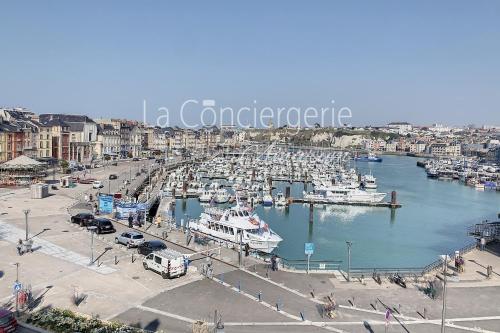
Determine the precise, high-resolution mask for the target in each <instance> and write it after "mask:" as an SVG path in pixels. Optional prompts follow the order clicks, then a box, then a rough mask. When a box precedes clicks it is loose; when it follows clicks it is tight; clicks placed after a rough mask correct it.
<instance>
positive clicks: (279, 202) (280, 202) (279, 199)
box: [274, 191, 287, 207]
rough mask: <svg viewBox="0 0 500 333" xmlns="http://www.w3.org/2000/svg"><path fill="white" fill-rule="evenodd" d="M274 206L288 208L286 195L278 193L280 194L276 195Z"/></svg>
mask: <svg viewBox="0 0 500 333" xmlns="http://www.w3.org/2000/svg"><path fill="white" fill-rule="evenodd" d="M274 204H275V205H276V206H277V207H284V206H286V204H287V202H286V198H285V195H284V194H283V192H281V191H280V192H278V194H277V195H276V200H274Z"/></svg>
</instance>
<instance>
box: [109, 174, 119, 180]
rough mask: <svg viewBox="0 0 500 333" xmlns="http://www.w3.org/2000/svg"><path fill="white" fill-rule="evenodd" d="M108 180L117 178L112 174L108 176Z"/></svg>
mask: <svg viewBox="0 0 500 333" xmlns="http://www.w3.org/2000/svg"><path fill="white" fill-rule="evenodd" d="M109 179H110V180H113V179H118V176H117V175H115V174H114V173H113V174H111V175H109Z"/></svg>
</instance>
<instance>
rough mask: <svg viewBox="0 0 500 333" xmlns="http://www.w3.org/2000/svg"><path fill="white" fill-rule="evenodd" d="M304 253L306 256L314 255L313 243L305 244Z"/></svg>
mask: <svg viewBox="0 0 500 333" xmlns="http://www.w3.org/2000/svg"><path fill="white" fill-rule="evenodd" d="M304 252H305V254H307V255H311V254H313V253H314V243H305V245H304Z"/></svg>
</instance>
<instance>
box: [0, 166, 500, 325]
mask: <svg viewBox="0 0 500 333" xmlns="http://www.w3.org/2000/svg"><path fill="white" fill-rule="evenodd" d="M141 162H143V161H141ZM127 163H133V162H124V163H120V164H119V165H118V166H116V167H109V168H107V169H106V170H104V169H99V170H93V172H92V177H95V178H97V179H100V180H103V181H104V182H106V181H107V177H108V175H109V174H111V173H115V174H118V175H119V179H118V181H112V182H111V184H110V186H111V187H112V191H115V189H118V188H119V187H120V186H123V179H124V178H127V179H128V177H127V176H128V175H129V170H130V167H131V166H130V165H128V164H127ZM141 177H146V175H145V174H142V175H141V176H139V177H138V178H137V179H136V181H137V182H136V181H133V182H132V183H131V184H130V185H128V186H130V187H131V188H132V187H133V186H137V185H136V184H137V183H139V182H141ZM106 186H107V184H106V183H105V189H106ZM95 192H96V190H93V189H92V188H91V185H85V184H79V185H77V186H76V187H75V188H69V189H59V190H56V191H51V194H52V195H51V196H50V197H48V198H45V199H31V198H30V192H29V191H28V190H27V189H0V197H1V199H2V200H0V214H1V215H0V253H1V254H2V255H1V256H0V271H1V274H0V304H3V305H6V306H7V307H11V308H12V307H13V306H14V302H13V299H14V298H13V294H12V288H13V283H14V281H15V279H16V266H15V265H14V263H16V262H17V263H19V280H20V281H21V282H22V283H23V285H24V286H28V285H30V286H31V288H32V290H33V293H34V295H35V298H37V299H38V301H37V306H36V308H41V307H43V306H49V305H50V306H57V307H63V308H68V309H71V310H74V311H77V312H81V313H85V314H89V315H92V314H93V315H98V316H99V317H101V318H103V319H108V320H117V321H120V322H124V323H127V324H130V325H134V326H140V327H143V328H146V329H149V330H152V331H156V330H164V331H168V332H191V331H192V323H193V322H194V321H196V320H205V321H207V322H209V323H211V322H213V315H214V311H215V310H217V311H218V312H219V313H221V315H222V320H223V322H224V324H225V330H224V331H225V332H327V331H334V332H367V331H369V332H382V331H385V330H386V327H385V320H384V314H385V311H386V309H387V308H390V309H392V312H393V316H392V317H391V320H390V322H389V323H388V327H387V331H390V332H426V333H427V332H439V331H440V323H441V321H440V318H441V299H436V300H433V299H431V298H429V297H428V296H427V295H425V293H424V292H423V291H422V290H421V288H422V287H423V286H424V285H423V284H421V283H413V282H410V283H409V284H408V288H406V289H403V288H401V287H399V286H396V285H394V284H391V283H389V282H388V281H387V280H384V281H383V283H382V285H378V284H376V283H375V282H374V281H373V280H371V279H366V281H364V283H361V282H360V281H359V280H357V281H354V282H346V281H345V280H343V279H339V278H337V277H336V276H335V275H334V274H330V273H318V274H309V275H307V274H304V273H301V272H289V271H286V272H285V271H281V270H279V271H270V270H269V269H268V267H267V265H266V264H264V263H262V262H261V261H260V260H256V259H254V258H252V257H245V258H244V265H243V266H244V267H242V268H239V267H238V265H237V262H238V254H237V252H236V251H234V250H232V249H227V248H224V247H223V248H221V249H220V254H219V251H218V250H214V251H212V252H213V253H214V254H215V258H217V259H218V260H214V272H213V276H212V278H207V277H205V276H202V275H201V274H200V273H199V272H200V270H201V266H202V265H203V264H204V263H205V262H206V259H205V257H204V255H203V254H197V255H194V256H193V257H192V259H193V262H192V266H193V268H192V269H190V271H189V273H188V274H187V275H186V276H185V277H182V278H178V279H173V280H163V279H162V278H161V277H160V276H159V275H158V274H155V273H153V272H150V271H144V269H143V268H142V263H141V257H140V256H138V255H137V253H136V252H135V250H134V249H126V248H125V247H123V246H119V245H116V244H114V237H115V235H114V234H108V235H100V236H98V237H96V238H95V239H94V257H95V258H99V259H98V261H96V262H95V263H94V264H93V265H91V266H89V265H88V264H86V263H88V262H89V261H90V234H89V232H87V231H86V230H85V229H81V228H80V227H78V226H76V225H72V224H70V223H69V217H70V213H75V212H77V211H82V210H86V209H89V208H90V206H89V205H87V203H85V202H82V199H83V198H84V196H85V195H86V194H87V195H88V194H89V193H95ZM26 208H29V209H30V214H29V229H30V235H31V236H34V238H33V240H34V248H35V249H36V250H35V251H34V252H33V253H30V254H25V255H23V256H18V255H17V253H16V248H15V242H16V239H18V238H20V237H23V236H24V223H25V222H24V214H23V209H26ZM114 224H115V228H116V229H117V233H119V232H122V231H125V230H128V227H127V226H126V225H124V224H121V223H116V222H115V223H114ZM155 228H156V227H155V226H151V227H150V228H149V229H148V231H147V232H145V235H146V238H148V239H151V238H157V239H158V237H157V236H155V233H160V230H157V229H155ZM46 229H50V230H46ZM144 229H145V228H143V230H140V231H142V232H144ZM35 235H36V236H35ZM160 235H161V233H160ZM167 240H168V241H169V243H168V245H169V246H171V247H175V248H176V249H178V250H179V251H181V252H183V253H186V254H191V253H194V252H201V251H206V250H207V249H210V248H213V247H214V245H213V244H210V245H209V246H208V247H207V246H203V245H200V244H194V243H193V242H192V241H191V243H190V244H189V246H186V238H185V234H184V233H182V232H180V231H173V232H170V233H169V234H168V238H167ZM174 244H178V245H174ZM490 251H491V252H489V251H477V250H475V251H472V252H470V253H468V254H467V255H466V256H465V259H466V267H465V272H464V273H461V274H460V275H458V276H459V278H458V279H457V278H456V277H453V276H452V275H450V278H449V283H448V287H449V288H448V295H447V305H448V311H447V327H446V331H447V332H467V331H471V332H487V331H491V332H495V331H500V310H499V309H500V275H499V274H500V258H499V257H498V255H496V254H495V253H498V252H495V251H497V249H495V248H492V249H490ZM132 255H134V261H132ZM115 260H117V262H116V261H115ZM488 265H492V266H493V271H494V273H493V275H492V277H491V278H489V279H487V278H486V277H485V276H484V273H485V272H486V269H485V267H486V266H488ZM450 272H452V273H453V271H452V269H450ZM75 293H77V294H78V295H80V296H84V297H85V299H84V301H83V302H82V303H81V304H80V305H78V306H77V305H75V304H74V303H73V302H72V299H71V298H72V296H73V295H74V294H75ZM259 295H260V298H259ZM327 295H333V298H334V299H335V301H336V303H337V304H338V306H339V309H338V311H337V313H336V317H335V318H334V319H329V318H327V317H325V316H324V314H323V311H322V309H323V302H324V297H325V296H327ZM424 309H425V310H424ZM424 311H425V317H426V318H423V316H424ZM28 331H29V330H28Z"/></svg>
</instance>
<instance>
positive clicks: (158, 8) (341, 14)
mask: <svg viewBox="0 0 500 333" xmlns="http://www.w3.org/2000/svg"><path fill="white" fill-rule="evenodd" d="M0 22H1V23H0V24H1V28H0V106H23V107H27V108H29V109H31V110H33V111H34V112H36V113H69V114H86V115H88V116H90V117H95V118H99V117H103V118H111V117H122V118H131V119H138V120H141V119H143V118H144V109H145V110H146V120H147V121H148V122H149V123H155V122H157V121H158V116H161V115H163V116H164V117H163V121H164V122H166V123H168V125H177V124H182V123H189V124H196V123H197V121H198V120H199V119H200V117H205V118H207V117H208V118H210V114H211V113H210V112H207V113H203V108H204V105H205V104H204V102H203V101H204V100H205V101H206V100H209V101H208V102H207V105H208V106H212V108H213V109H214V110H215V111H214V112H215V114H217V112H218V111H220V108H222V107H228V108H231V109H233V117H234V112H235V111H234V110H240V109H242V108H246V107H248V108H249V109H251V110H253V111H248V110H247V109H244V110H243V112H241V113H238V115H239V116H241V118H242V119H247V123H251V121H248V120H249V119H251V118H252V115H253V114H254V113H255V114H258V115H259V116H261V113H262V112H268V111H269V109H268V110H267V111H262V109H263V108H265V107H268V108H270V109H272V112H274V113H273V116H276V110H277V109H278V108H280V107H281V108H285V109H286V110H289V109H290V108H297V109H300V112H298V114H301V115H300V116H298V117H303V116H304V110H305V109H306V108H316V109H319V108H323V107H327V108H330V110H329V111H331V112H332V113H331V114H332V116H331V119H332V121H333V120H334V119H335V118H334V115H335V114H337V115H338V112H339V110H340V109H342V108H343V109H349V110H350V112H351V116H352V117H351V118H350V119H349V120H348V121H345V122H348V123H349V124H353V125H383V124H386V123H388V122H391V121H408V122H410V123H413V124H419V125H429V124H432V123H444V124H450V125H466V124H476V125H482V124H489V125H500V1H496V0H491V1H481V0H479V1H460V0H454V1H412V2H410V1H368V0H367V1H342V2H341V1H292V0H288V1H258V0H255V1H178V2H174V1H43V0H39V1H2V2H0ZM186 101H194V102H190V103H189V106H188V107H186V108H184V109H183V108H182V104H183V103H185V102H186ZM144 105H146V107H144ZM166 109H168V111H165V110H166ZM247 111H248V112H247ZM252 112H253V113H252ZM268 113H269V112H268ZM165 115H166V116H165ZM309 115H311V114H309ZM313 116H315V114H314V113H313ZM318 117H319V116H318ZM160 118H161V117H160ZM219 118H223V116H221V117H219ZM313 118H314V117H313ZM238 119H239V118H238ZM274 119H275V118H273V120H274ZM219 120H220V119H219ZM233 120H234V119H233ZM239 120H241V119H239ZM220 121H222V122H226V121H227V120H226V119H223V120H220ZM283 121H285V122H286V119H285V120H284V119H280V117H278V119H277V121H273V123H274V124H279V125H281V124H283ZM206 122H210V120H209V119H205V123H206ZM158 124H159V123H158ZM257 125H258V124H257Z"/></svg>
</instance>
